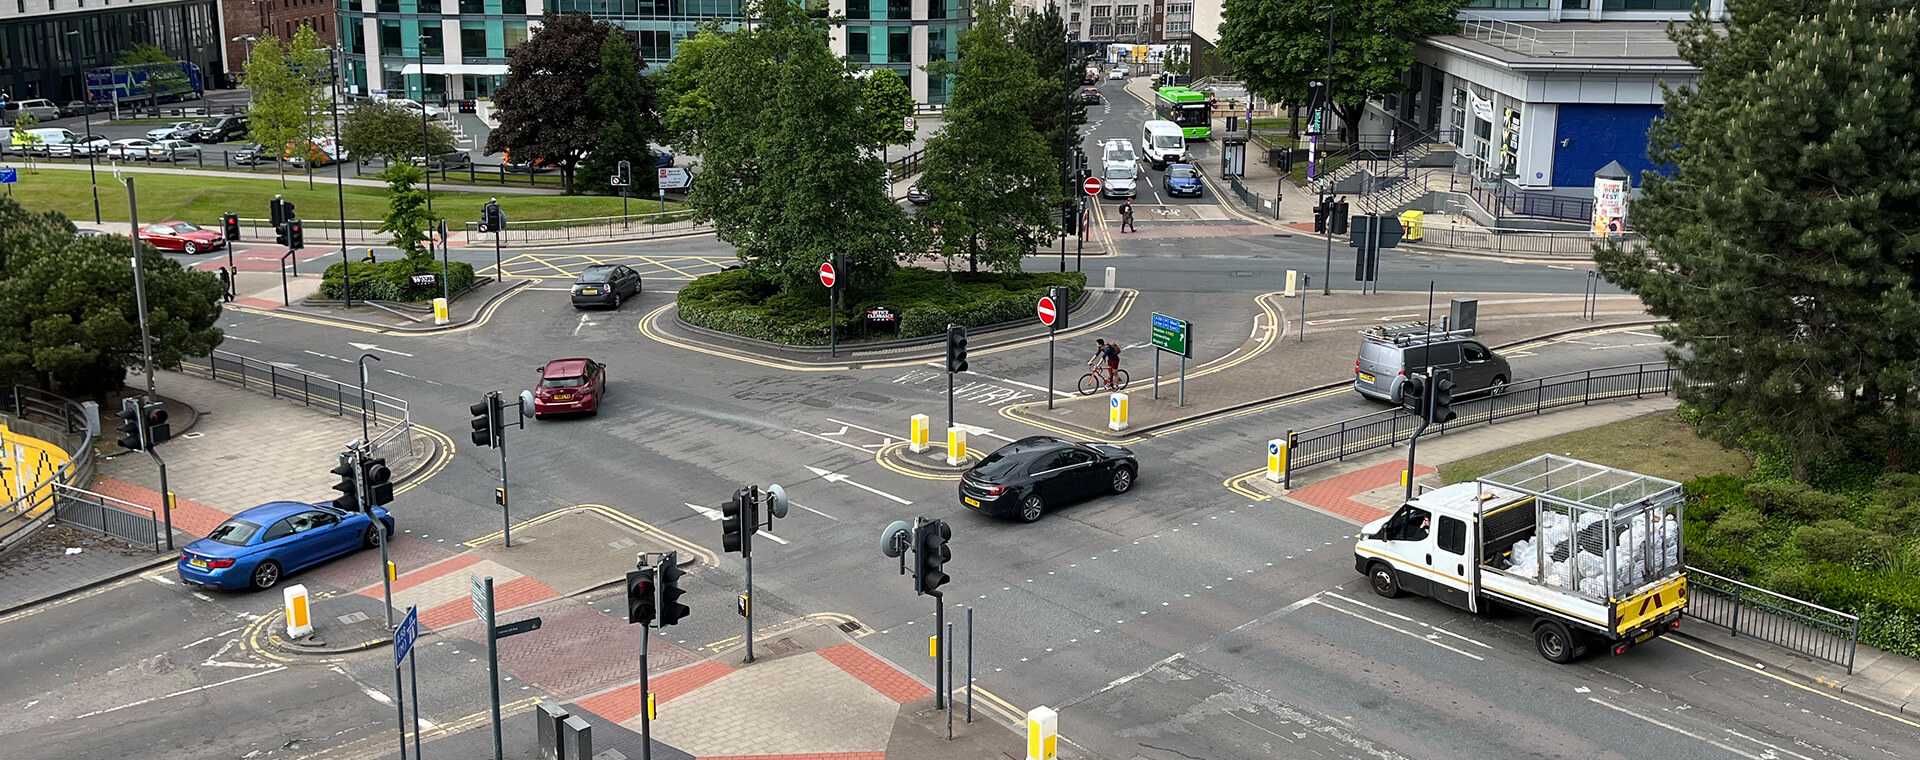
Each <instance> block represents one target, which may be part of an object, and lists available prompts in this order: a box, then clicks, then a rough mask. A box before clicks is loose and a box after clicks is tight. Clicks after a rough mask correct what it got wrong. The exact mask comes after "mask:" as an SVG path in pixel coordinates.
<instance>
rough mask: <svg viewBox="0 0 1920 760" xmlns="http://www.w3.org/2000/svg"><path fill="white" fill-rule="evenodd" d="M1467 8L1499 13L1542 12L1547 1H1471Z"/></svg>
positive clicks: (1545, 7)
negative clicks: (1498, 11) (1497, 11)
mask: <svg viewBox="0 0 1920 760" xmlns="http://www.w3.org/2000/svg"><path fill="white" fill-rule="evenodd" d="M1467 7H1468V8H1473V9H1478V10H1500V11H1544V10H1546V9H1547V0H1472V1H1471V2H1469V3H1467Z"/></svg>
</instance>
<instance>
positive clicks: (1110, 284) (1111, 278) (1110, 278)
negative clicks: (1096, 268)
mask: <svg viewBox="0 0 1920 760" xmlns="http://www.w3.org/2000/svg"><path fill="white" fill-rule="evenodd" d="M1116 275H1117V272H1115V270H1114V268H1113V267H1107V290H1112V289H1114V287H1116V286H1115V285H1114V283H1115V282H1117V281H1118V279H1119V278H1118V277H1117V276H1116Z"/></svg>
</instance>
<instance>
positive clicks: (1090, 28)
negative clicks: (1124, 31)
mask: <svg viewBox="0 0 1920 760" xmlns="http://www.w3.org/2000/svg"><path fill="white" fill-rule="evenodd" d="M1112 27H1113V25H1111V24H1108V23H1106V22H1102V21H1096V22H1093V23H1092V24H1088V25H1087V36H1089V37H1106V36H1108V35H1110V34H1112V33H1113V31H1112Z"/></svg>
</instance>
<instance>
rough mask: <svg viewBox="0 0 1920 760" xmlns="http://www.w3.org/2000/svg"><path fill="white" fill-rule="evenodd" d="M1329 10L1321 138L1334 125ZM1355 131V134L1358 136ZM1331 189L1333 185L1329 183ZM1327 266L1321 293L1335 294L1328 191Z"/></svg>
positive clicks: (1329, 7) (1329, 15) (1330, 14)
mask: <svg viewBox="0 0 1920 760" xmlns="http://www.w3.org/2000/svg"><path fill="white" fill-rule="evenodd" d="M1322 7H1323V8H1325V9H1326V11H1327V82H1326V84H1324V85H1322V86H1321V88H1320V95H1321V100H1322V104H1320V105H1319V107H1321V108H1325V109H1326V111H1325V112H1324V113H1322V114H1321V115H1320V139H1322V140H1324V139H1326V134H1327V129H1328V128H1330V127H1332V126H1333V6H1332V5H1325V6H1322ZM1358 134H1359V133H1358V132H1355V136H1356V137H1357V136H1358ZM1328 189H1329V190H1331V189H1333V188H1332V185H1328ZM1327 196H1328V203H1327V268H1326V272H1325V273H1323V275H1322V276H1321V278H1320V295H1323V296H1330V295H1333V203H1332V197H1333V193H1331V192H1329V193H1327Z"/></svg>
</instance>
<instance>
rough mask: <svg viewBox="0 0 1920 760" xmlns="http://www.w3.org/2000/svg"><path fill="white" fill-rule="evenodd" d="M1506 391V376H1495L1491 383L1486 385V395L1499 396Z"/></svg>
mask: <svg viewBox="0 0 1920 760" xmlns="http://www.w3.org/2000/svg"><path fill="white" fill-rule="evenodd" d="M1506 392H1507V378H1505V377H1496V378H1494V379H1493V385H1490V386H1487V395H1489V396H1500V395H1504V394H1505V393H1506Z"/></svg>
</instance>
